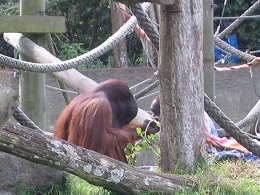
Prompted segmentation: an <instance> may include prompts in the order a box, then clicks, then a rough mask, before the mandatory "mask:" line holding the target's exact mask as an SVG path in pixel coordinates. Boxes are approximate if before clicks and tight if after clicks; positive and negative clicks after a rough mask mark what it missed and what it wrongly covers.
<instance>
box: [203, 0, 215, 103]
mask: <svg viewBox="0 0 260 195" xmlns="http://www.w3.org/2000/svg"><path fill="white" fill-rule="evenodd" d="M213 13H214V8H213V0H204V1H203V64H204V67H203V72H204V91H205V93H206V94H207V95H208V96H209V97H210V99H211V100H212V101H214V100H215V98H214V96H215V89H214V61H215V60H214V40H213V36H214V30H213Z"/></svg>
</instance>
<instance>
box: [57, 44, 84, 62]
mask: <svg viewBox="0 0 260 195" xmlns="http://www.w3.org/2000/svg"><path fill="white" fill-rule="evenodd" d="M82 45H83V43H72V44H68V43H63V44H62V45H61V52H60V55H59V58H60V59H61V60H68V59H72V58H75V57H77V56H79V55H81V54H83V53H84V52H85V51H84V49H83V48H82Z"/></svg>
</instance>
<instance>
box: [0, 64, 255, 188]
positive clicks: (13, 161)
mask: <svg viewBox="0 0 260 195" xmlns="http://www.w3.org/2000/svg"><path fill="white" fill-rule="evenodd" d="M153 72H154V71H153V69H151V68H127V69H124V68H122V69H105V70H86V71H84V72H83V74H84V75H86V76H87V77H89V78H91V79H93V80H95V81H97V82H101V81H103V80H106V79H108V78H120V79H122V80H123V81H125V82H126V83H128V85H129V87H131V86H133V85H136V84H138V83H140V82H142V81H144V80H146V79H148V78H151V77H152V75H153ZM252 73H253V75H252V76H253V77H252V78H251V74H250V70H249V69H240V70H234V71H230V72H216V74H215V95H216V99H215V102H216V104H217V105H218V106H219V107H220V108H221V110H222V111H223V112H224V113H225V114H226V115H227V116H228V117H229V118H230V119H232V120H233V121H234V122H236V121H239V120H240V119H242V118H244V117H245V116H246V115H247V113H248V112H249V111H250V110H251V109H252V108H253V106H254V105H255V104H256V103H257V101H258V100H259V97H258V96H257V93H259V94H260V84H259V82H260V77H259V73H260V70H259V68H253V69H252ZM153 81H154V80H153ZM0 84H1V85H2V86H9V87H12V88H15V89H18V79H17V78H14V77H13V72H12V71H7V70H2V71H0ZM148 84H149V83H146V84H144V85H141V86H139V87H138V88H136V89H133V90H132V92H133V94H135V93H137V92H138V91H140V90H141V89H143V88H144V87H146V86H147V85H148ZM47 85H50V86H53V87H57V86H58V85H57V82H56V80H55V79H54V78H52V77H49V76H48V77H47ZM68 90H72V89H69V88H68ZM156 90H158V88H157V89H155V90H153V91H156ZM46 91H47V127H49V131H50V132H52V131H53V125H54V124H55V121H56V119H57V118H58V116H59V114H60V112H61V111H62V110H63V109H64V107H65V103H64V101H63V98H62V95H61V93H60V92H59V91H57V90H53V89H49V88H47V90H46ZM70 96H71V98H73V97H75V94H70ZM155 96H156V95H153V96H151V97H149V98H146V99H143V100H140V101H138V106H139V107H140V108H142V109H144V110H149V109H150V103H151V101H152V100H153V98H154V97H155ZM46 130H48V129H46ZM145 155H146V156H149V157H150V158H148V157H145V158H142V159H140V160H139V161H138V165H141V164H144V165H153V163H154V158H155V157H154V156H152V157H151V156H150V154H147V153H146V154H145ZM145 155H143V156H145ZM0 158H1V159H2V160H1V161H0V162H1V166H0V167H1V169H0V178H2V179H1V180H0V181H1V183H0V188H1V187H3V185H4V184H5V185H6V183H7V182H10V181H17V180H21V181H26V182H28V181H29V183H30V182H33V181H34V182H36V183H37V182H39V183H44V182H48V181H47V180H49V179H48V176H47V177H44V176H43V174H38V169H39V167H41V166H37V168H36V165H34V164H33V163H29V162H28V161H26V160H21V159H19V158H17V157H12V158H11V157H10V155H8V154H4V153H3V154H2V156H0ZM4 159H5V160H4ZM4 162H5V163H4ZM24 164H26V165H24ZM12 171H13V172H12ZM43 172H44V171H43ZM48 172H49V173H50V172H52V171H48ZM33 173H37V175H40V178H39V177H38V179H37V178H34V176H30V175H33ZM7 175H8V177H7ZM19 175H20V176H19ZM59 176H60V175H58V176H57V177H54V176H53V175H51V176H50V177H51V178H56V179H57V178H59ZM3 178H5V179H4V180H3ZM43 178H45V179H43ZM49 181H50V180H49Z"/></svg>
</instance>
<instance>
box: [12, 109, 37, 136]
mask: <svg viewBox="0 0 260 195" xmlns="http://www.w3.org/2000/svg"><path fill="white" fill-rule="evenodd" d="M13 117H14V118H15V119H16V120H17V121H18V122H19V123H20V124H21V125H23V126H26V127H29V128H31V129H36V130H41V129H40V127H38V126H37V125H36V124H34V123H33V122H32V121H31V119H29V118H28V117H27V116H26V115H25V113H24V112H23V111H22V110H21V109H20V108H17V109H15V110H14V113H13ZM41 131H42V130H41Z"/></svg>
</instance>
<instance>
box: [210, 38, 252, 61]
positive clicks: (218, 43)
mask: <svg viewBox="0 0 260 195" xmlns="http://www.w3.org/2000/svg"><path fill="white" fill-rule="evenodd" d="M214 42H215V44H216V46H218V47H220V48H221V49H223V50H224V51H227V52H228V53H231V54H233V55H235V56H237V57H238V58H241V59H243V60H246V61H247V62H251V61H253V60H254V59H255V56H253V55H251V54H248V53H246V52H242V51H240V50H238V49H236V48H234V47H232V46H231V45H229V44H228V43H226V42H225V41H223V40H221V39H220V38H219V37H214Z"/></svg>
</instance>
